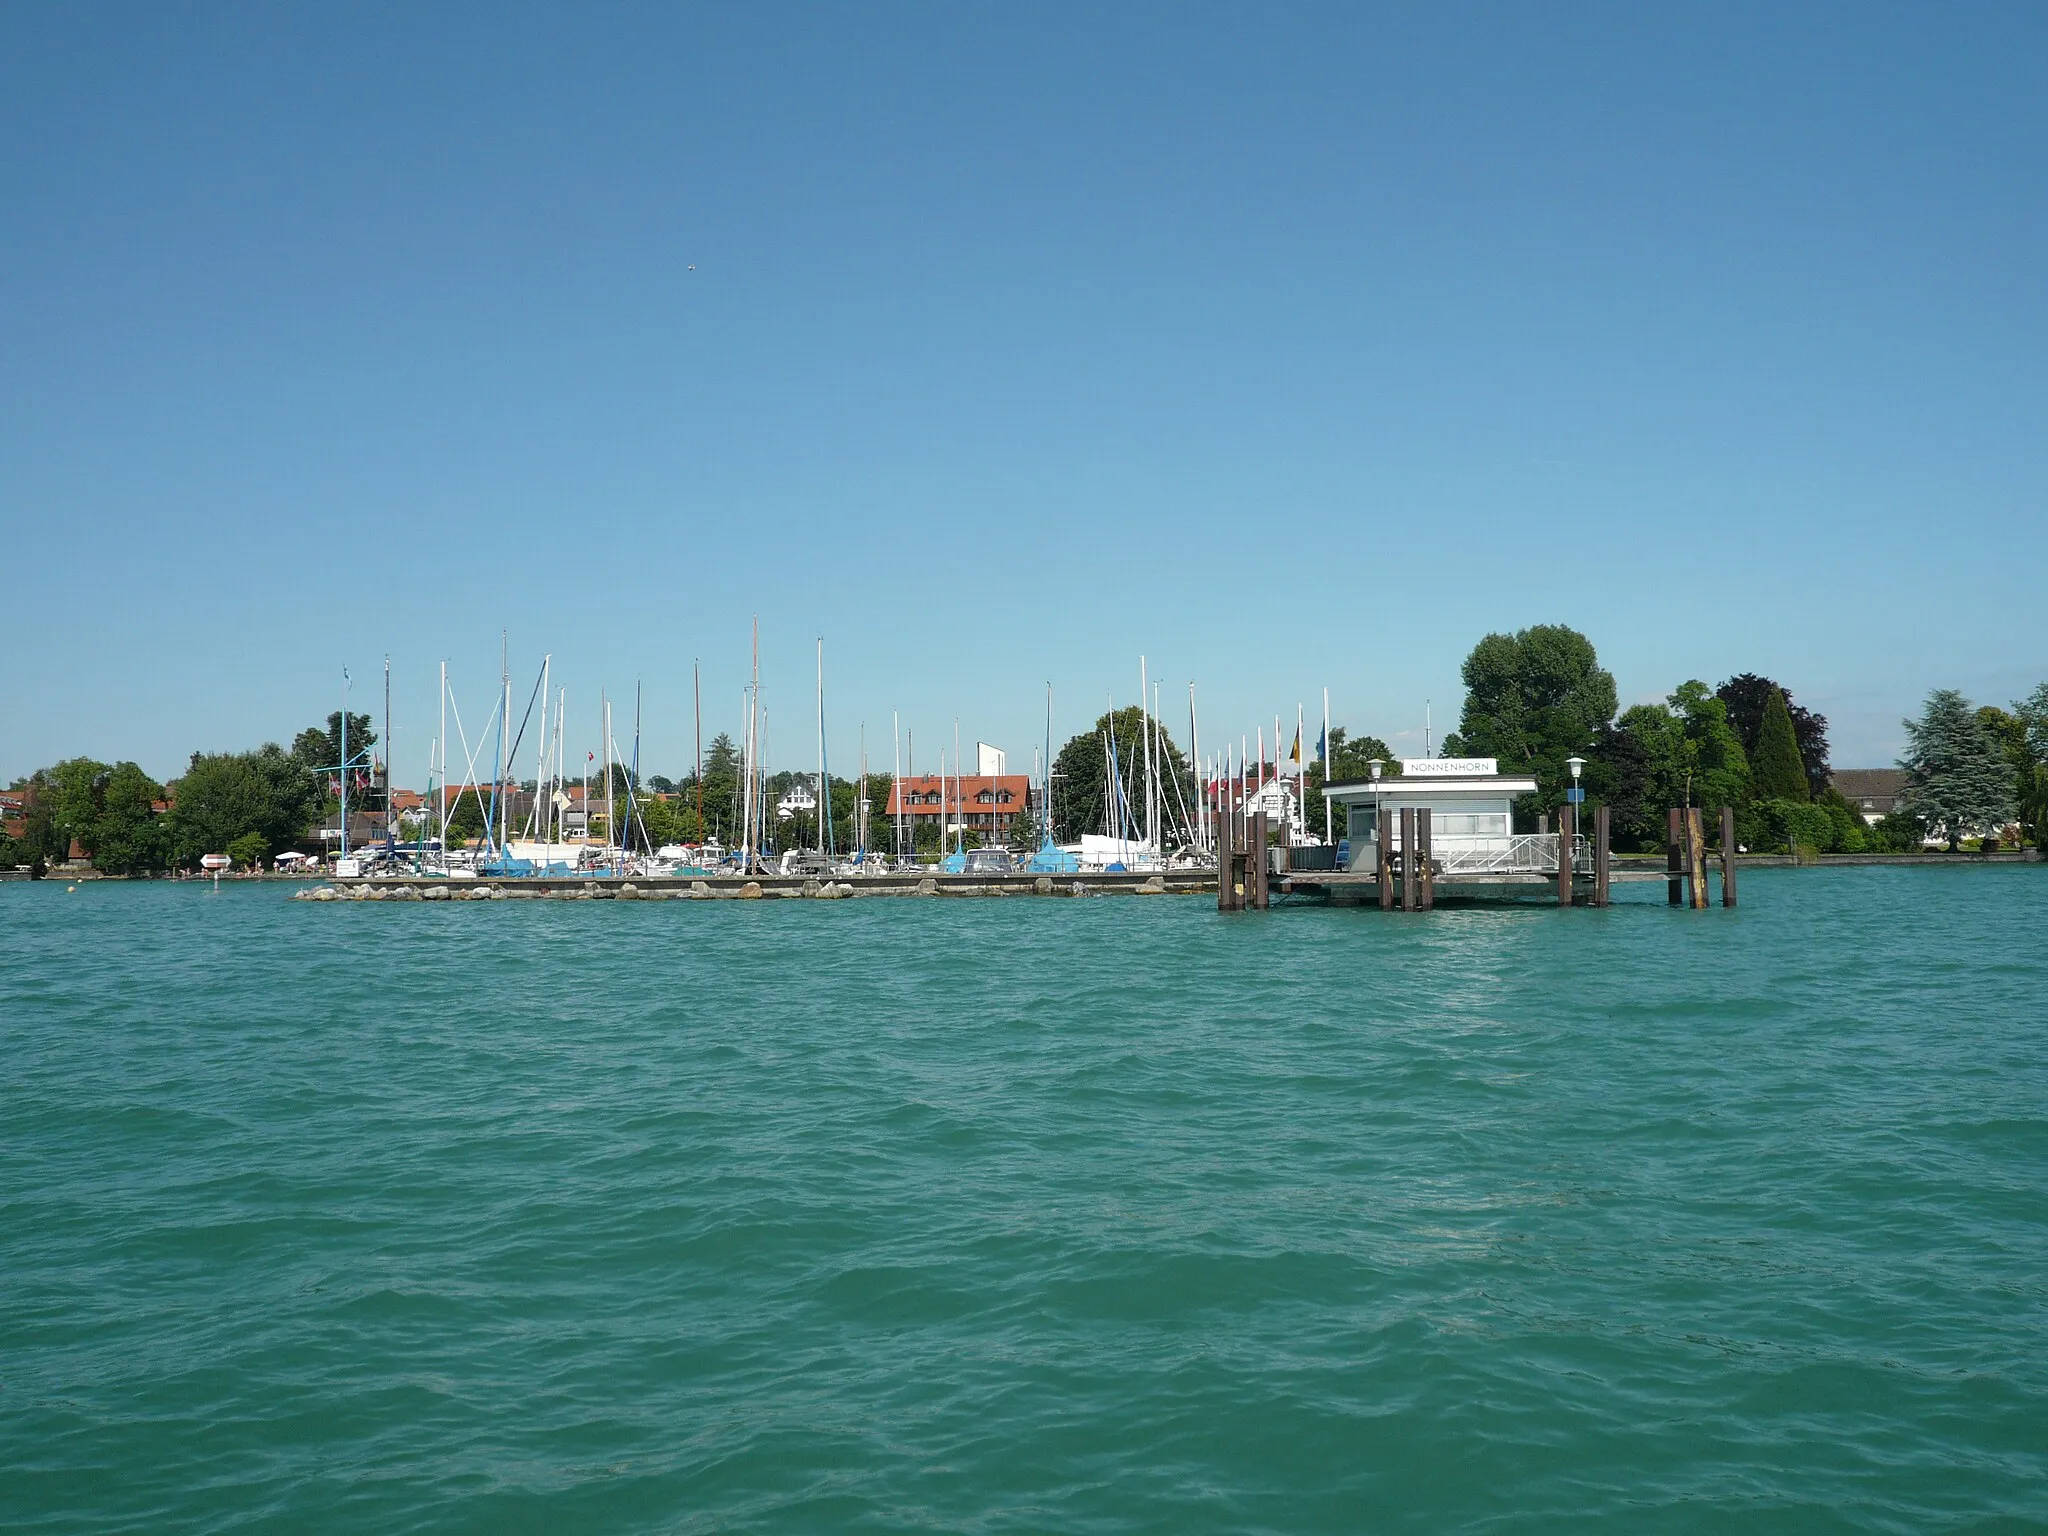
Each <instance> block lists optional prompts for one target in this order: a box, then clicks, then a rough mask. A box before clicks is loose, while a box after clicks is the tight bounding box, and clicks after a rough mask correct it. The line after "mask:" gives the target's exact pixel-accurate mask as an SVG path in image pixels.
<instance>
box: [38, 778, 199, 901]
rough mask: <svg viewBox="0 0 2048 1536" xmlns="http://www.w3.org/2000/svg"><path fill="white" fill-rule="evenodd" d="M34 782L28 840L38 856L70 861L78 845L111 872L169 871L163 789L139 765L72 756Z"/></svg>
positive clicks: (89, 856)
mask: <svg viewBox="0 0 2048 1536" xmlns="http://www.w3.org/2000/svg"><path fill="white" fill-rule="evenodd" d="M29 782H30V783H32V784H33V785H34V786H35V787H36V798H35V802H34V804H33V805H31V807H30V809H29V814H28V816H27V818H26V821H27V827H26V829H25V836H24V838H23V841H24V842H25V843H27V844H29V845H30V846H31V847H32V848H33V850H34V851H35V853H39V854H41V855H43V856H44V857H47V858H50V859H63V858H68V857H69V856H70V853H71V845H72V843H74V842H76V843H77V844H78V846H79V847H80V848H81V849H83V850H84V851H85V855H86V857H87V858H89V859H91V860H92V861H93V864H94V866H95V867H97V868H99V869H102V870H105V871H106V872H107V873H109V874H117V875H126V874H137V873H140V872H142V871H145V870H152V869H161V868H163V867H164V862H165V857H166V853H167V847H166V844H165V841H164V837H163V830H162V828H161V827H160V826H159V825H158V822H157V815H156V807H155V802H156V801H158V800H160V799H162V798H163V793H164V789H163V786H162V785H161V784H159V783H157V781H156V780H155V779H152V778H151V777H150V776H149V775H148V774H146V773H144V772H143V771H142V770H141V769H140V768H139V767H137V766H136V765H135V764H134V763H116V764H113V765H109V764H106V763H102V762H98V761H96V760H94V759H93V758H89V757H70V758H66V759H64V761H62V762H60V763H54V764H52V765H51V766H50V767H48V768H43V769H39V770H37V772H36V773H35V774H34V775H32V776H31V778H30V781H29Z"/></svg>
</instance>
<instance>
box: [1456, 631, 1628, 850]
mask: <svg viewBox="0 0 2048 1536" xmlns="http://www.w3.org/2000/svg"><path fill="white" fill-rule="evenodd" d="M1463 677H1464V680H1465V708H1464V712H1463V713H1462V714H1461V715H1460V717H1459V720H1458V729H1457V730H1456V731H1455V732H1454V733H1453V734H1451V735H1450V736H1447V737H1445V738H1444V750H1445V752H1446V753H1447V754H1449V755H1450V756H1453V757H1492V758H1497V759H1498V760H1499V761H1500V764H1501V771H1502V772H1504V773H1522V774H1532V775H1534V776H1535V779H1536V782H1537V786H1538V788H1537V792H1536V793H1535V794H1533V795H1524V796H1523V797H1522V799H1521V801H1520V802H1518V804H1517V806H1516V809H1517V810H1518V811H1519V812H1520V813H1521V814H1522V815H1523V816H1525V817H1534V816H1536V815H1537V814H1538V813H1540V812H1543V811H1550V810H1555V809H1556V808H1557V807H1558V806H1559V805H1561V804H1563V803H1564V795H1565V791H1566V790H1567V789H1568V788H1570V787H1571V774H1570V771H1569V770H1568V769H1567V768H1566V767H1565V759H1567V758H1569V757H1573V756H1576V755H1580V754H1583V753H1584V752H1586V751H1587V749H1588V748H1590V747H1591V746H1592V744H1593V740H1594V737H1595V735H1596V734H1597V733H1598V732H1599V730H1600V728H1601V727H1602V726H1603V725H1605V724H1607V723H1608V721H1610V720H1612V719H1613V718H1614V706H1615V692H1614V676H1613V674H1612V673H1610V672H1608V671H1607V670H1606V669H1604V668H1603V667H1602V666H1601V665H1600V659H1599V657H1598V656H1597V655H1596V654H1595V652H1594V650H1593V642H1592V641H1590V640H1588V639H1587V638H1586V637H1585V636H1584V635H1582V634H1580V633H1579V632H1578V631H1577V630H1575V629H1569V628H1567V627H1565V626H1564V625H1562V624H1538V625H1535V626H1533V627H1531V628H1529V629H1524V630H1519V631H1517V632H1516V633H1514V634H1512V635H1498V634H1496V635H1488V636H1487V637H1486V638H1485V639H1483V640H1481V641H1480V642H1479V643H1478V644H1477V645H1476V646H1474V647H1473V648H1472V654H1471V655H1469V656H1467V657H1466V658H1465V665H1464V669H1463Z"/></svg>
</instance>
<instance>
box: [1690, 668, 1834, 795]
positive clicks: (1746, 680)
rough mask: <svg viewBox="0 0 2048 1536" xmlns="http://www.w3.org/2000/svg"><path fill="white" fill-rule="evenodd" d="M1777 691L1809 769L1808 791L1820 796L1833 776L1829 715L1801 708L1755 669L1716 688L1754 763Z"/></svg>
mask: <svg viewBox="0 0 2048 1536" xmlns="http://www.w3.org/2000/svg"><path fill="white" fill-rule="evenodd" d="M1774 693H1775V694H1777V695H1779V696H1780V697H1781V698H1783V699H1784V701H1785V712H1786V713H1787V714H1788V715H1790V716H1791V717H1792V735H1793V739H1794V740H1796V741H1797V742H1798V744H1799V760H1800V762H1801V763H1802V764H1803V765H1804V766H1805V769H1806V788H1807V793H1808V795H1809V796H1811V797H1813V798H1816V799H1817V798H1819V796H1820V793H1821V791H1822V790H1824V789H1826V788H1827V787H1828V780H1829V778H1830V777H1831V775H1832V768H1831V766H1830V764H1829V762H1828V750H1829V749H1828V717H1827V716H1826V715H1817V714H1815V713H1814V712H1813V711H1812V710H1809V709H1802V708H1801V707H1800V706H1799V705H1798V704H1797V703H1795V702H1794V701H1793V698H1792V693H1791V690H1790V689H1787V688H1782V687H1780V686H1779V685H1778V684H1776V683H1774V682H1772V681H1771V680H1770V679H1769V678H1768V677H1759V676H1757V675H1756V673H1754V672H1740V673H1737V674H1736V675H1735V676H1734V677H1731V678H1729V679H1728V681H1727V682H1725V683H1723V684H1722V685H1721V686H1720V687H1719V688H1716V689H1715V690H1714V696H1715V697H1716V698H1718V699H1719V700H1720V701H1721V702H1722V703H1723V704H1725V705H1727V707H1728V723H1729V724H1730V725H1731V726H1733V727H1734V728H1735V734H1736V736H1737V738H1738V739H1740V741H1741V742H1742V750H1743V751H1744V752H1745V753H1747V754H1748V755H1749V759H1750V761H1751V762H1755V761H1756V754H1757V747H1758V745H1759V743H1760V741H1761V739H1762V733H1763V722H1764V710H1765V708H1766V707H1767V706H1768V705H1769V703H1770V699H1771V695H1772V694H1774Z"/></svg>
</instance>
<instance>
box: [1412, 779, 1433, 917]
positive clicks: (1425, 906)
mask: <svg viewBox="0 0 2048 1536" xmlns="http://www.w3.org/2000/svg"><path fill="white" fill-rule="evenodd" d="M1435 854H1436V850H1435V849H1434V848H1432V847H1431V846H1430V814H1429V807H1428V806H1426V805H1423V806H1417V807H1416V810H1415V884H1416V906H1417V907H1418V908H1419V909H1420V910H1422V911H1424V912H1427V911H1429V910H1430V909H1431V908H1432V907H1434V906H1435V905H1436V870H1435V869H1434V868H1432V867H1431V860H1432V859H1433V858H1434V857H1435Z"/></svg>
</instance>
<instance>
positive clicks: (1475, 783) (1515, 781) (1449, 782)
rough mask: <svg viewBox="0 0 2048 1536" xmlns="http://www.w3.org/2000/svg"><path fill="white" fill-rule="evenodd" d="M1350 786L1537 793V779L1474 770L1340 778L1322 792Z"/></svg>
mask: <svg viewBox="0 0 2048 1536" xmlns="http://www.w3.org/2000/svg"><path fill="white" fill-rule="evenodd" d="M1347 790H1348V791H1350V792H1352V793H1353V794H1356V795H1371V794H1379V795H1439V794H1446V793H1448V794H1463V795H1474V794H1496V795H1533V794H1535V793H1536V781H1535V780H1534V779H1528V778H1515V777H1510V776H1509V775H1507V774H1499V773H1493V774H1485V775H1480V774H1474V775H1472V776H1471V777H1469V778H1456V779H1454V778H1451V777H1449V776H1448V775H1446V776H1443V777H1431V778H1426V779H1420V778H1418V779H1408V778H1387V779H1338V780H1336V781H1335V782H1333V783H1331V784H1329V785H1327V786H1325V788H1324V791H1323V792H1324V793H1325V794H1330V795H1342V794H1344V793H1345V792H1346V791H1347Z"/></svg>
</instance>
